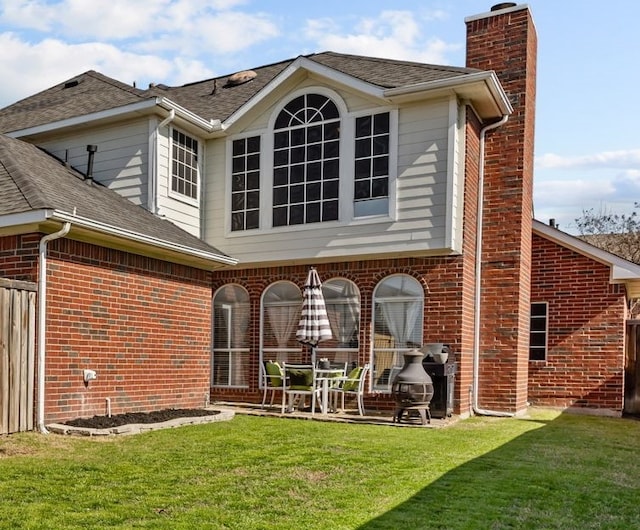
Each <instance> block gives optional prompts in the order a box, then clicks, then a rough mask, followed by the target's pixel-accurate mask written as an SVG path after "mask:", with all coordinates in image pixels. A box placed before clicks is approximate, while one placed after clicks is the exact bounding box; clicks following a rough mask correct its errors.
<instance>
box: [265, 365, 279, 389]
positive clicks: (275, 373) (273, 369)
mask: <svg viewBox="0 0 640 530" xmlns="http://www.w3.org/2000/svg"><path fill="white" fill-rule="evenodd" d="M264 367H265V370H266V372H267V375H268V376H270V377H269V382H270V383H271V386H275V387H279V386H282V368H281V367H280V365H279V364H278V363H277V362H276V361H267V362H266V363H265V365H264Z"/></svg>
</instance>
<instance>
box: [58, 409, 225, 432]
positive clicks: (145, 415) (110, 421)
mask: <svg viewBox="0 0 640 530" xmlns="http://www.w3.org/2000/svg"><path fill="white" fill-rule="evenodd" d="M219 413H220V411H217V410H205V409H165V410H156V411H153V412H128V413H126V414H115V415H113V416H111V417H107V416H94V417H93V418H77V419H75V420H69V421H66V422H65V423H64V425H69V426H71V427H82V428H93V429H110V428H112V427H121V426H122V425H131V424H132V423H161V422H164V421H169V420H173V419H176V418H193V417H196V416H215V415H216V414H219Z"/></svg>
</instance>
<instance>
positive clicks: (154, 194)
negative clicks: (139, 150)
mask: <svg viewBox="0 0 640 530" xmlns="http://www.w3.org/2000/svg"><path fill="white" fill-rule="evenodd" d="M175 117H176V111H175V109H171V110H170V111H169V115H168V116H167V117H166V118H165V119H164V120H162V121H161V122H160V123H159V124H158V125H157V126H156V127H155V128H154V130H153V135H152V141H151V160H150V161H149V162H150V164H149V167H150V178H149V180H150V182H149V194H150V197H149V201H148V205H149V211H150V212H151V213H152V214H157V213H158V137H159V134H158V131H160V129H161V128H162V127H165V126H166V125H168V124H169V123H171V122H172V121H173V120H174V119H175Z"/></svg>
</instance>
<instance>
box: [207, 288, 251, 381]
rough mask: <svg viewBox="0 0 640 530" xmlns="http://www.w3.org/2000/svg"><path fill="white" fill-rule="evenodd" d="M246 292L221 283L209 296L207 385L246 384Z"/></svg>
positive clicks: (247, 354)
mask: <svg viewBox="0 0 640 530" xmlns="http://www.w3.org/2000/svg"><path fill="white" fill-rule="evenodd" d="M248 327H249V294H248V293H247V291H246V290H245V289H244V288H243V287H241V286H239V285H232V284H230V285H225V286H224V287H221V288H220V289H218V291H216V293H215V295H214V297H213V352H212V358H211V386H217V387H247V386H248V373H249V371H248V370H249V363H248V359H249V336H248V333H247V330H248Z"/></svg>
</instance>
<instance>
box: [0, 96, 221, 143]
mask: <svg viewBox="0 0 640 530" xmlns="http://www.w3.org/2000/svg"><path fill="white" fill-rule="evenodd" d="M157 107H160V108H162V109H164V110H167V111H169V112H171V111H174V112H175V114H174V116H176V115H177V116H179V117H180V118H182V119H184V120H185V121H187V122H189V123H191V124H193V125H194V126H196V127H197V128H199V129H201V130H203V131H204V132H205V133H207V134H210V133H214V132H219V131H223V130H224V129H225V127H224V126H223V125H222V123H221V122H220V120H206V119H204V118H201V117H200V116H198V115H197V114H195V113H193V112H191V111H189V110H187V109H185V108H184V107H182V106H180V105H178V104H177V103H174V102H173V101H171V100H170V99H168V98H165V97H161V96H157V97H152V98H149V99H145V100H142V101H139V102H137V103H131V104H129V105H123V106H120V107H114V108H111V109H106V110H101V111H98V112H91V113H89V114H83V115H80V116H74V117H72V118H66V119H64V120H59V121H55V122H51V123H45V124H42V125H36V126H34V127H27V128H26V129H18V130H15V131H9V132H6V133H5V134H6V135H7V136H9V137H11V138H22V137H24V136H32V135H37V134H43V133H49V132H52V131H56V130H58V129H63V128H66V127H75V126H78V125H81V124H87V123H90V122H93V121H100V120H105V119H113V118H121V117H124V116H127V115H129V114H138V115H145V114H149V113H152V112H153V110H154V109H157Z"/></svg>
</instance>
